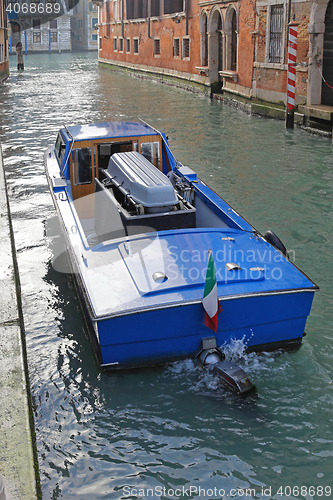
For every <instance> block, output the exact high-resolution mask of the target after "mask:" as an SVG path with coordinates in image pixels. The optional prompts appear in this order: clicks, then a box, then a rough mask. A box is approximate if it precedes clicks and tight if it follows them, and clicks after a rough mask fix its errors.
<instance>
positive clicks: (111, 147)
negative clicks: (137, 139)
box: [97, 141, 133, 169]
mask: <svg viewBox="0 0 333 500" xmlns="http://www.w3.org/2000/svg"><path fill="white" fill-rule="evenodd" d="M126 151H133V145H132V141H128V142H113V143H104V144H98V146H97V154H98V168H99V169H100V168H104V169H107V168H108V165H109V161H110V157H111V156H112V155H113V154H114V153H124V152H126Z"/></svg>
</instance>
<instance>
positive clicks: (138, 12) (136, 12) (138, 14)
mask: <svg viewBox="0 0 333 500" xmlns="http://www.w3.org/2000/svg"><path fill="white" fill-rule="evenodd" d="M153 3H154V2H152V4H153ZM126 17H127V19H143V18H146V17H148V0H126Z"/></svg>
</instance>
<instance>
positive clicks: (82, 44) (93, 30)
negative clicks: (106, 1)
mask: <svg viewBox="0 0 333 500" xmlns="http://www.w3.org/2000/svg"><path fill="white" fill-rule="evenodd" d="M97 26H98V7H97V5H96V4H94V3H93V2H92V1H91V0H80V1H79V2H78V3H77V5H76V6H75V7H74V9H73V19H72V47H73V50H97V48H98V31H97V29H98V28H97Z"/></svg>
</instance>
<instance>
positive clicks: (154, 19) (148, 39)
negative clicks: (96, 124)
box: [95, 0, 333, 127]
mask: <svg viewBox="0 0 333 500" xmlns="http://www.w3.org/2000/svg"><path fill="white" fill-rule="evenodd" d="M95 3H97V4H98V5H99V61H100V63H101V64H105V65H108V66H109V65H111V66H112V67H118V68H119V67H122V68H126V69H127V70H128V69H129V70H131V71H135V72H140V73H143V74H146V75H149V76H153V77H154V78H159V79H161V80H170V81H173V82H176V83H177V84H180V85H184V86H186V87H190V88H196V89H201V90H205V91H206V92H208V93H215V94H216V93H217V94H222V95H223V98H224V99H229V100H233V101H236V102H237V103H241V105H242V106H244V107H245V108H247V109H248V110H249V111H253V112H258V113H263V114H268V115H272V116H276V117H280V118H282V117H283V116H284V108H285V102H286V86H287V37H288V33H287V32H288V29H287V27H288V22H289V21H290V20H293V21H295V22H297V23H298V48H297V62H296V104H297V105H298V110H299V113H298V114H297V119H298V120H299V121H300V122H301V123H305V124H306V123H308V124H310V125H312V124H315V123H317V125H318V124H320V123H321V122H329V127H331V122H332V115H333V113H332V111H333V110H332V109H330V107H331V106H333V91H332V88H331V87H333V0H310V1H307V0H305V1H303V0H297V1H296V0H285V1H281V0H234V1H228V0H199V1H198V0H110V1H105V0H104V1H102V0H97V1H96V2H95ZM325 80H326V82H325ZM326 125H327V123H326Z"/></svg>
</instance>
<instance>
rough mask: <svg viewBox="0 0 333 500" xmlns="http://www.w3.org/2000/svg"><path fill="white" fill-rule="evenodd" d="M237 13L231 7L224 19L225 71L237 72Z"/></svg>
mask: <svg viewBox="0 0 333 500" xmlns="http://www.w3.org/2000/svg"><path fill="white" fill-rule="evenodd" d="M237 26H238V22H237V11H236V9H235V8H234V7H233V6H231V5H230V6H229V7H228V9H227V14H226V19H225V32H226V70H227V71H237V44H238V32H237Z"/></svg>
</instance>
